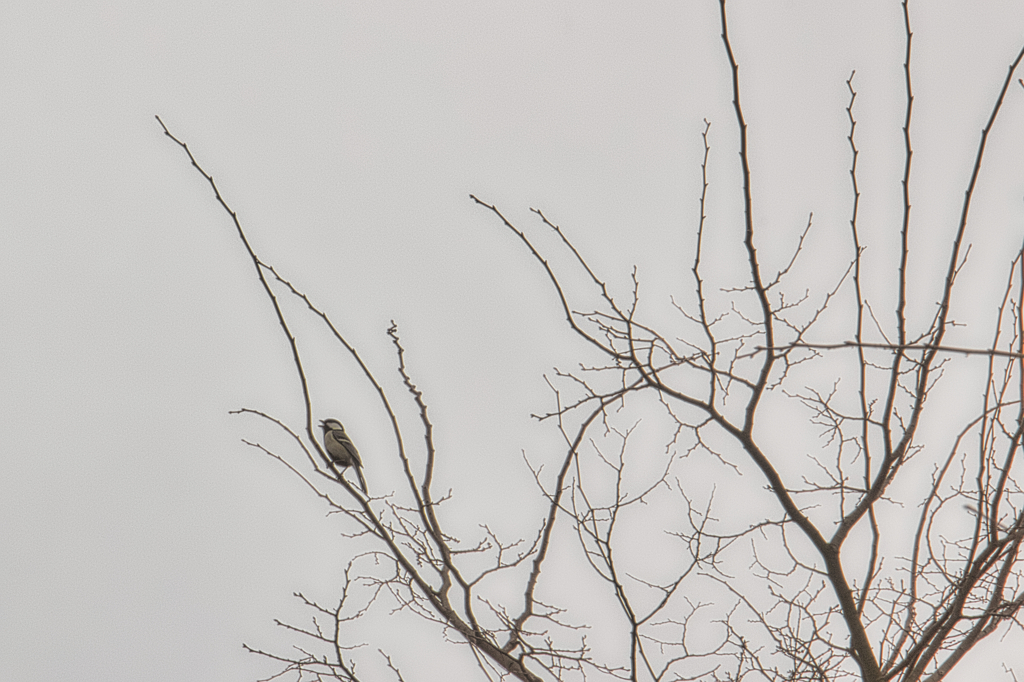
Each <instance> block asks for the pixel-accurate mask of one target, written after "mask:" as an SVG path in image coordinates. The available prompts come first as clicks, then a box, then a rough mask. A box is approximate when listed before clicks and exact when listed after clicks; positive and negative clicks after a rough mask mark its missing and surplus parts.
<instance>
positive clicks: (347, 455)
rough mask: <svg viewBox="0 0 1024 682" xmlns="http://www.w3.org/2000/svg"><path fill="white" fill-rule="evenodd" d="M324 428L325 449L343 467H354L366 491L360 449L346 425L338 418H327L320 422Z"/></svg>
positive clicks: (360, 484)
mask: <svg viewBox="0 0 1024 682" xmlns="http://www.w3.org/2000/svg"><path fill="white" fill-rule="evenodd" d="M320 428H321V429H323V430H324V449H325V450H327V455H328V456H329V457H330V458H331V461H332V462H334V463H335V464H337V465H338V466H339V467H341V468H342V469H345V468H347V467H354V468H355V470H356V476H358V477H359V487H360V488H362V489H363V492H364V493H365V492H366V479H364V478H363V463H362V461H361V460H360V459H359V450H356V446H355V445H353V444H352V439H351V438H349V437H348V434H347V433H345V427H344V426H342V425H341V422H340V421H338V420H337V419H325V420H323V421H321V422H320Z"/></svg>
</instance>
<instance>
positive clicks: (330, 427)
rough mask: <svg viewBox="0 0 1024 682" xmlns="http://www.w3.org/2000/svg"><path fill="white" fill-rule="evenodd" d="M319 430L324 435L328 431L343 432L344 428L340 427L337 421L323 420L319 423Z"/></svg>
mask: <svg viewBox="0 0 1024 682" xmlns="http://www.w3.org/2000/svg"><path fill="white" fill-rule="evenodd" d="M320 428H321V429H323V430H324V433H327V432H328V431H344V430H345V427H344V426H342V425H341V422H340V421H338V420H337V419H324V420H323V421H321V422H320Z"/></svg>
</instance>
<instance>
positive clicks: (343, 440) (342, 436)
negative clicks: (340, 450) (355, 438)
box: [331, 431, 363, 467]
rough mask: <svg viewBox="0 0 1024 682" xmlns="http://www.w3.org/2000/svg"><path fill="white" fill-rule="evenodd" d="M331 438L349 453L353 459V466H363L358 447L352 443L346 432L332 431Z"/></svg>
mask: <svg viewBox="0 0 1024 682" xmlns="http://www.w3.org/2000/svg"><path fill="white" fill-rule="evenodd" d="M331 438H333V439H334V441H335V442H336V443H338V444H339V445H341V446H342V447H344V448H345V450H347V451H348V454H349V456H350V457H352V463H353V464H355V465H356V466H357V467H361V466H363V462H362V460H360V459H359V450H356V446H355V445H354V444H353V443H352V440H351V439H350V438H349V437H348V434H346V433H345V432H344V431H331Z"/></svg>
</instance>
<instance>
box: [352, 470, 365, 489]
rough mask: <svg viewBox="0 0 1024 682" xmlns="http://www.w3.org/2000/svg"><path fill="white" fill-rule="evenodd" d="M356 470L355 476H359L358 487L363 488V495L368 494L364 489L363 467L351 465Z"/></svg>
mask: <svg viewBox="0 0 1024 682" xmlns="http://www.w3.org/2000/svg"><path fill="white" fill-rule="evenodd" d="M352 468H353V469H355V470H356V476H358V477H359V487H360V488H362V489H363V494H364V495H369V493H368V492H367V490H366V479H365V478H363V467H352Z"/></svg>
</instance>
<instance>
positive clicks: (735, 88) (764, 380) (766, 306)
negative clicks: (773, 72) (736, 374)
mask: <svg viewBox="0 0 1024 682" xmlns="http://www.w3.org/2000/svg"><path fill="white" fill-rule="evenodd" d="M725 3H726V0H719V8H720V16H721V24H722V42H723V43H724V44H725V53H726V55H728V57H729V67H730V69H731V71H732V105H733V110H734V111H735V112H736V124H737V126H738V127H739V131H740V164H741V166H742V168H743V220H744V235H743V244H744V246H745V247H746V249H747V262H748V263H749V265H750V276H751V278H752V279H753V282H754V285H753V286H754V292H755V293H756V294H757V300H758V302H759V303H760V305H761V318H762V321H761V327H762V333H763V334H764V347H765V359H764V363H763V364H762V365H761V371H760V373H759V375H758V378H757V382H756V384H755V386H754V391H753V395H751V396H750V400H749V402H748V403H747V410H746V418H745V420H744V425H743V430H744V432H745V433H747V434H750V433H752V432H753V430H754V413H755V411H756V410H757V405H758V402H759V401H760V399H761V396H762V395H763V394H764V391H765V387H766V386H767V385H768V375H769V374H770V373H771V370H772V366H773V365H774V363H775V331H774V319H773V317H772V309H771V304H770V302H769V301H768V291H767V289H766V288H765V286H764V283H763V282H762V281H761V266H760V265H759V264H758V262H757V249H756V248H755V246H754V213H753V211H754V208H753V200H752V199H751V189H750V149H749V146H748V143H747V122H746V120H745V119H744V117H743V106H742V104H741V103H740V67H739V64H737V63H736V57H735V55H733V52H732V44H731V43H730V41H729V22H728V20H727V17H726V13H725Z"/></svg>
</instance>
